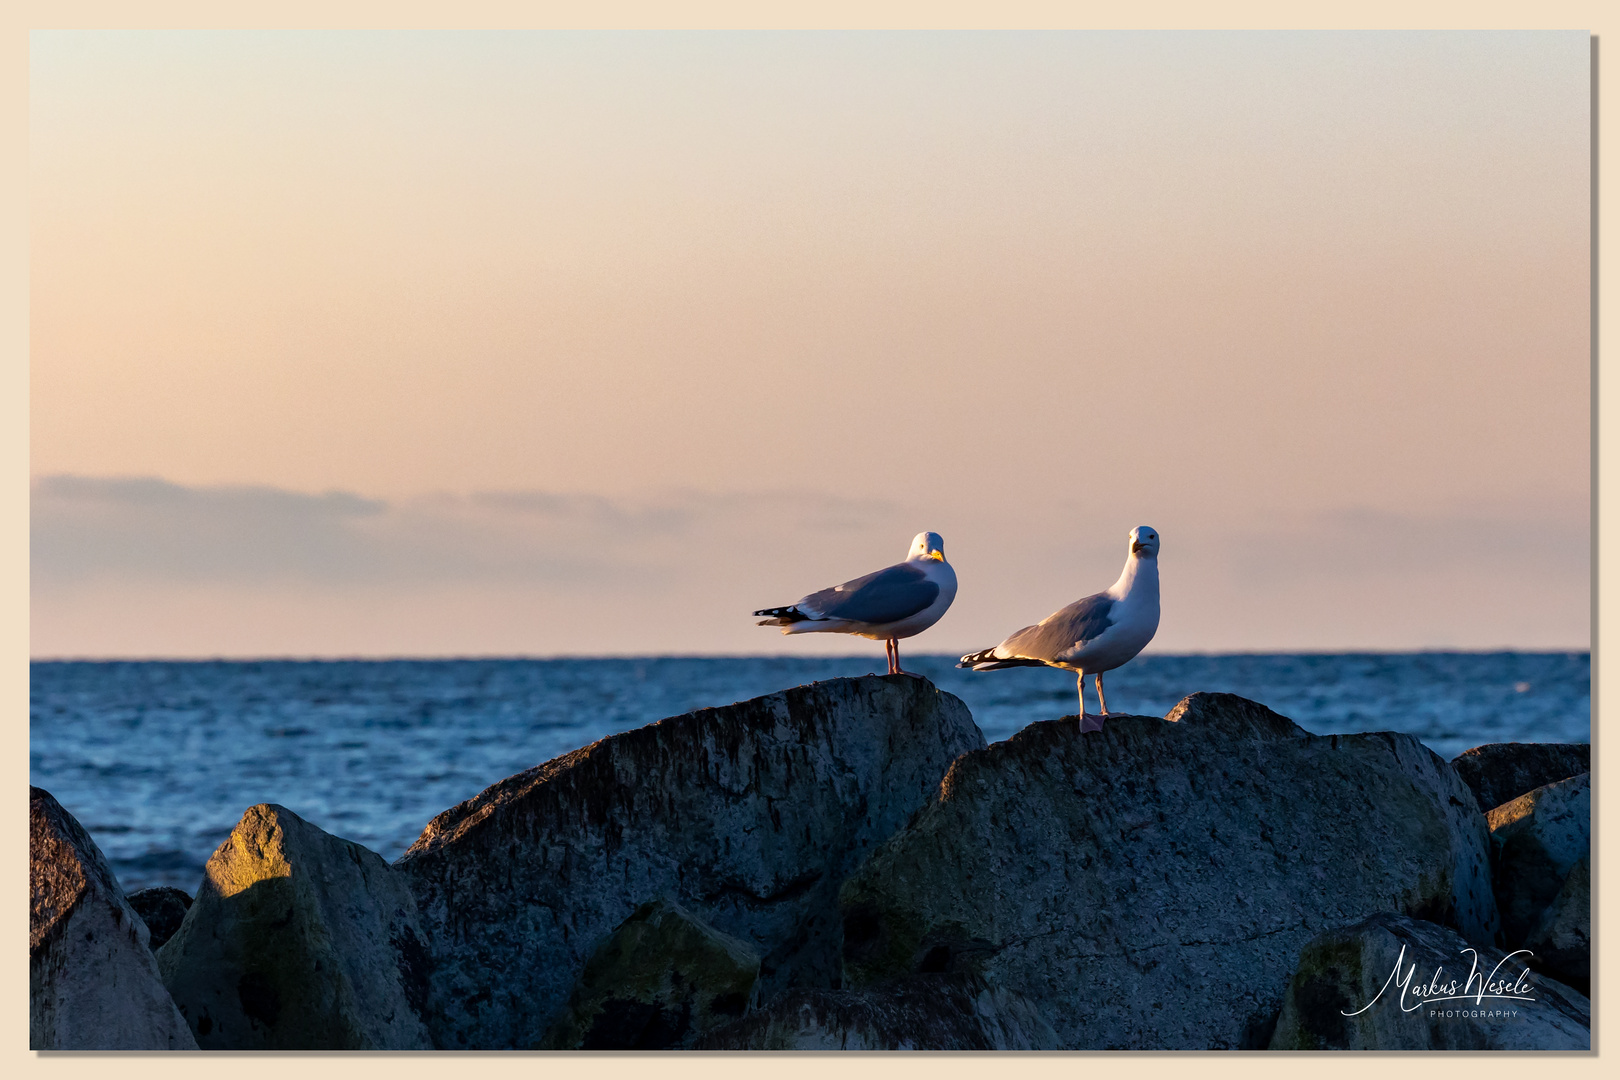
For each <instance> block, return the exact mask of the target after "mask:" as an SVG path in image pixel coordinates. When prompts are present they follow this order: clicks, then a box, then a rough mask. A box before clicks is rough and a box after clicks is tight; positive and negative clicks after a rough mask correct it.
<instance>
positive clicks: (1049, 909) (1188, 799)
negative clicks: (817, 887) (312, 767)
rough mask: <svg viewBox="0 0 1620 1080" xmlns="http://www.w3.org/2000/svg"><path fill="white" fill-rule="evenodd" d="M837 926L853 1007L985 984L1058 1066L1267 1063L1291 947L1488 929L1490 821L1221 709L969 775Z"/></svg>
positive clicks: (1114, 720) (1448, 794) (1412, 774)
mask: <svg viewBox="0 0 1620 1080" xmlns="http://www.w3.org/2000/svg"><path fill="white" fill-rule="evenodd" d="M841 903H842V907H843V915H844V937H845V945H844V974H845V984H844V985H845V986H846V987H847V988H859V987H862V986H867V985H871V984H873V983H876V982H880V981H883V980H886V979H891V978H897V977H903V976H906V975H910V974H913V973H918V972H927V971H946V972H950V971H973V972H981V973H983V974H984V975H985V976H986V977H987V978H989V980H990V981H991V982H992V983H994V984H997V985H1001V986H1004V987H1006V988H1007V989H1008V990H1011V991H1014V992H1017V993H1020V994H1022V995H1024V996H1025V997H1027V998H1029V999H1030V1000H1031V1001H1032V1002H1033V1003H1034V1005H1035V1006H1036V1007H1037V1008H1039V1009H1040V1010H1041V1012H1042V1013H1043V1014H1044V1015H1045V1016H1046V1017H1047V1018H1048V1019H1049V1020H1050V1021H1051V1023H1052V1026H1053V1028H1054V1029H1055V1030H1056V1032H1057V1035H1058V1037H1059V1039H1060V1041H1061V1044H1062V1045H1063V1046H1064V1047H1065V1048H1072V1049H1102V1048H1144V1049H1179V1048H1187V1049H1212V1048H1241V1047H1249V1048H1259V1047H1263V1046H1264V1045H1265V1044H1266V1042H1267V1041H1269V1039H1270V1032H1271V1025H1272V1023H1273V1021H1274V1020H1275V1017H1276V1015H1277V1010H1278V1008H1279V1007H1280V1006H1281V1001H1282V993H1283V989H1284V987H1285V986H1286V985H1287V982H1288V978H1289V976H1290V974H1291V973H1292V972H1293V970H1294V960H1295V958H1296V957H1297V955H1298V952H1299V949H1300V947H1301V946H1303V945H1304V943H1305V942H1306V941H1308V940H1309V939H1310V938H1311V937H1312V936H1314V935H1315V934H1317V933H1319V932H1321V931H1322V930H1324V929H1326V928H1328V927H1332V926H1342V925H1344V924H1346V923H1349V922H1352V921H1354V920H1356V919H1359V918H1363V917H1365V916H1366V915H1368V914H1370V913H1372V912H1376V911H1379V910H1388V909H1396V910H1401V911H1405V912H1410V913H1414V914H1424V915H1428V916H1431V917H1433V918H1436V919H1450V920H1452V921H1454V922H1455V923H1457V924H1458V925H1459V926H1460V927H1461V928H1463V930H1464V931H1465V934H1466V936H1468V937H1470V938H1471V939H1474V940H1484V941H1489V940H1491V938H1492V936H1493V935H1494V933H1495V930H1496V921H1495V911H1494V906H1493V902H1492V899H1491V894H1490V888H1489V862H1488V856H1487V840H1486V834H1485V828H1484V819H1483V818H1482V817H1481V816H1480V815H1479V814H1478V812H1477V811H1476V810H1475V809H1474V804H1473V801H1472V795H1471V793H1470V792H1469V790H1468V789H1467V787H1466V786H1464V785H1463V783H1462V781H1461V780H1459V779H1458V778H1457V777H1456V774H1455V773H1453V772H1452V771H1451V769H1450V767H1449V766H1448V765H1447V764H1446V762H1445V761H1443V760H1441V759H1440V758H1439V757H1437V756H1435V755H1434V754H1433V753H1431V752H1430V751H1429V750H1427V749H1426V748H1425V747H1424V746H1423V745H1422V744H1421V743H1420V742H1418V741H1417V739H1415V738H1413V737H1411V736H1408V735H1397V734H1390V733H1381V734H1367V735H1338V736H1322V737H1318V736H1313V735H1310V734H1307V733H1306V732H1305V731H1303V730H1301V729H1300V728H1298V727H1297V726H1295V725H1294V724H1293V722H1292V721H1290V720H1288V719H1287V718H1285V717H1282V716H1279V715H1277V714H1276V713H1274V712H1272V711H1271V710H1269V709H1267V708H1265V707H1264V706H1262V705H1258V704H1255V703H1254V702H1251V701H1245V700H1244V699H1242V698H1239V697H1235V696H1233V695H1230V694H1194V695H1193V696H1191V697H1189V698H1187V699H1186V700H1184V701H1183V702H1181V704H1179V705H1177V706H1176V708H1175V709H1173V710H1172V711H1171V713H1170V714H1169V716H1168V717H1167V718H1166V719H1165V720H1160V719H1158V718H1156V717H1145V716H1113V717H1110V719H1109V721H1108V724H1107V727H1106V728H1105V729H1104V730H1103V731H1102V732H1099V733H1091V734H1083V733H1081V732H1080V730H1079V727H1078V721H1077V719H1076V718H1075V717H1066V718H1064V719H1062V720H1055V721H1047V722H1041V723H1036V724H1031V725H1030V726H1029V727H1027V728H1025V729H1024V730H1023V731H1021V732H1019V733H1018V734H1017V735H1014V736H1013V737H1012V738H1010V739H1008V740H1007V741H1006V742H1000V743H996V744H994V745H992V746H990V747H988V748H986V749H984V750H977V751H973V752H971V753H968V754H966V755H964V756H963V757H962V758H960V759H959V760H958V761H957V762H956V763H955V764H954V765H952V766H951V770H950V772H949V773H947V774H946V776H945V779H944V781H943V782H942V783H941V785H940V788H939V794H938V797H937V799H936V800H935V801H933V802H931V803H930V804H929V805H928V806H927V807H926V808H925V809H923V810H922V811H921V812H919V813H918V814H917V815H916V817H915V818H914V819H913V820H912V821H911V822H910V824H908V825H907V826H906V828H905V829H903V830H901V831H900V832H899V833H897V834H896V835H895V836H894V837H893V838H891V839H890V840H889V841H887V842H886V843H885V844H883V845H882V846H881V847H879V848H878V849H877V851H875V852H874V853H873V855H872V857H871V858H870V859H869V860H868V861H867V863H866V864H865V865H864V866H863V867H861V868H860V869H859V870H858V871H857V872H856V873H855V874H854V875H852V876H851V878H850V879H849V881H848V882H846V884H845V885H844V888H843V891H842V895H841Z"/></svg>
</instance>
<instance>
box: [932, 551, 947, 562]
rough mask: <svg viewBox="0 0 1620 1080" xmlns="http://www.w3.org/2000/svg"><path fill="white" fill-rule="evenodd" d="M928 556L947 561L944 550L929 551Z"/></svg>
mask: <svg viewBox="0 0 1620 1080" xmlns="http://www.w3.org/2000/svg"><path fill="white" fill-rule="evenodd" d="M928 557H929V558H930V559H938V560H939V561H940V562H944V561H945V553H944V552H943V551H930V552H929V553H928Z"/></svg>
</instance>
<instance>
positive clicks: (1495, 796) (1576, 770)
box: [1451, 742, 1592, 814]
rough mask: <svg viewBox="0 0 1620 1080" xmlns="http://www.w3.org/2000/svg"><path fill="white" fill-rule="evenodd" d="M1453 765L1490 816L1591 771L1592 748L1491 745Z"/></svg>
mask: <svg viewBox="0 0 1620 1080" xmlns="http://www.w3.org/2000/svg"><path fill="white" fill-rule="evenodd" d="M1451 765H1452V767H1453V768H1455V769H1456V770H1457V775H1458V776H1460V777H1462V779H1463V783H1465V784H1467V785H1468V786H1469V787H1470V788H1472V789H1473V791H1474V794H1475V795H1476V796H1477V797H1478V801H1479V812H1480V813H1482V814H1488V813H1490V812H1491V811H1492V810H1494V809H1496V808H1497V807H1498V806H1501V805H1502V804H1503V803H1505V802H1510V801H1512V800H1513V799H1517V798H1518V797H1519V796H1520V795H1523V794H1525V793H1526V792H1529V791H1534V790H1535V789H1536V788H1538V787H1545V786H1546V785H1548V784H1556V783H1557V782H1558V781H1560V780H1568V779H1569V778H1570V777H1572V776H1579V775H1580V774H1581V773H1583V772H1590V771H1591V770H1592V747H1591V745H1590V744H1588V743H1516V742H1511V743H1487V744H1486V745H1484V746H1476V747H1474V748H1473V749H1472V750H1464V751H1463V752H1462V753H1460V754H1458V755H1457V756H1456V757H1454V758H1452V759H1451Z"/></svg>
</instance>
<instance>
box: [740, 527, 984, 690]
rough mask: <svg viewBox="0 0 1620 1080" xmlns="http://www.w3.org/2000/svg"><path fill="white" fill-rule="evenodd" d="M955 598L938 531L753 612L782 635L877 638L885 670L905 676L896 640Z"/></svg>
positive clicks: (932, 619) (935, 618) (919, 628)
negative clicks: (889, 562)
mask: <svg viewBox="0 0 1620 1080" xmlns="http://www.w3.org/2000/svg"><path fill="white" fill-rule="evenodd" d="M955 599H956V571H955V570H952V569H951V564H950V563H948V562H946V561H945V541H944V540H943V539H941V538H940V535H939V533H932V532H920V533H918V534H917V536H916V539H914V540H912V541H911V550H910V551H909V552H908V553H907V554H906V560H905V562H899V563H895V564H894V565H893V566H889V567H885V568H884V569H882V570H878V571H876V572H874V573H871V574H867V575H866V576H865V577H858V578H856V579H855V580H854V581H846V582H844V583H843V584H842V585H837V586H834V587H833V588H831V589H822V590H821V591H820V592H813V593H811V594H810V595H809V596H806V597H805V598H804V599H803V600H800V601H799V602H798V603H796V604H789V605H788V606H787V607H774V608H766V609H764V610H763V611H756V612H754V614H755V615H764V616H766V617H765V618H764V619H761V620H760V622H759V625H760V626H780V627H781V628H782V633H784V634H821V633H828V634H855V635H856V636H858V637H863V638H871V639H873V640H874V641H877V640H881V641H883V643H884V646H883V647H884V651H885V653H886V654H887V655H888V658H889V674H890V675H904V674H906V673H905V672H903V671H901V670H900V639H901V638H904V637H911V636H912V635H913V634H920V633H922V632H923V631H924V630H926V629H928V628H929V627H930V626H933V625H934V624H935V623H937V622H939V619H940V616H941V615H944V614H945V609H946V608H948V607H950V606H951V601H952V600H955Z"/></svg>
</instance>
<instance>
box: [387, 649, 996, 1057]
mask: <svg viewBox="0 0 1620 1080" xmlns="http://www.w3.org/2000/svg"><path fill="white" fill-rule="evenodd" d="M983 745H984V738H983V736H982V735H980V733H979V729H978V728H977V727H976V726H975V725H974V723H973V718H972V716H971V715H970V714H969V713H968V710H967V707H966V706H965V705H963V704H962V703H961V702H960V701H959V700H957V699H956V698H954V697H952V696H951V695H949V694H944V693H941V692H940V691H939V690H937V689H935V688H934V686H933V685H932V684H931V683H929V682H928V681H927V680H925V679H919V678H916V677H913V676H908V675H893V676H882V677H879V676H871V677H866V678H858V679H833V680H829V681H826V682H820V683H812V684H810V685H807V686H800V687H796V688H794V689H791V690H786V691H783V692H781V693H777V694H771V695H768V696H766V697H761V698H755V699H753V700H751V701H744V702H738V703H737V704H734V705H728V706H725V707H723V708H718V709H703V710H699V711H698V712H695V713H689V714H687V715H684V716H677V717H672V718H670V719H668V720H662V721H659V722H658V723H656V724H652V725H649V726H647V727H644V728H640V729H637V730H634V731H627V732H624V733H622V734H619V735H614V736H611V737H610V738H607V739H603V740H601V741H599V742H596V743H593V744H592V745H590V746H587V747H584V748H583V749H580V750H576V751H574V752H573V753H571V754H567V755H565V756H563V757H560V758H557V759H556V760H554V761H550V762H547V763H545V764H543V765H539V766H536V767H535V768H533V769H530V770H528V771H526V772H523V773H519V774H518V775H516V776H513V777H510V778H508V779H506V780H503V781H502V782H500V783H499V784H496V785H494V786H493V787H491V788H489V789H488V790H486V791H484V792H483V793H481V794H480V795H478V796H476V797H475V798H473V799H471V800H469V801H467V802H465V803H462V804H461V805H460V806H457V807H455V808H453V809H451V810H448V811H446V812H445V813H443V814H440V815H439V816H438V817H437V818H435V819H434V820H433V821H432V822H430V823H429V825H428V827H427V829H426V830H425V831H424V832H423V833H422V835H421V837H420V838H419V839H418V840H417V841H416V843H415V844H413V845H412V846H411V848H410V850H409V851H407V852H406V853H405V854H404V855H403V856H401V857H400V859H399V861H398V862H397V863H396V864H395V865H396V866H397V867H398V868H399V869H400V870H401V871H403V872H404V873H405V874H406V875H407V877H408V878H409V880H410V882H411V888H412V891H413V892H414V893H415V895H416V898H417V903H418V905H419V907H420V909H421V912H422V919H423V926H424V927H425V928H426V929H427V931H428V937H429V940H430V941H431V942H432V948H433V950H434V957H433V961H434V965H433V976H432V979H433V981H432V991H431V995H430V1012H431V1013H432V1015H433V1016H434V1017H435V1019H434V1020H433V1025H434V1038H435V1041H436V1042H437V1043H438V1045H440V1046H443V1047H446V1048H456V1049H459V1048H506V1047H524V1046H531V1045H534V1044H536V1043H537V1042H538V1041H540V1040H541V1039H542V1038H543V1037H544V1035H545V1033H546V1031H547V1029H548V1027H549V1026H550V1024H551V1022H552V1021H553V1019H555V1018H556V1016H557V1014H558V1013H559V1012H560V1011H561V1010H562V1009H563V1008H564V1007H565V1005H566V1004H567V999H568V995H569V992H570V990H571V988H572V987H573V985H574V981H575V978H576V977H577V976H578V975H579V973H580V971H581V970H582V969H583V967H584V965H585V962H586V960H587V959H589V957H590V956H591V954H592V953H594V952H595V951H596V948H597V946H598V945H600V944H601V942H602V940H603V939H604V938H605V937H606V936H607V935H608V934H610V933H611V932H612V931H613V928H614V927H616V926H618V925H619V924H620V923H621V922H623V921H624V920H625V918H626V917H627V916H629V915H630V913H631V912H632V911H634V910H635V908H636V906H637V905H639V904H640V903H642V902H644V901H646V900H648V899H649V898H652V897H669V898H672V899H675V900H676V901H677V902H679V903H680V904H681V905H682V906H683V907H685V908H687V909H688V910H689V911H692V912H693V913H695V914H696V915H697V916H698V917H700V918H702V919H704V920H705V921H707V922H709V923H711V924H712V925H714V926H717V927H720V928H721V929H723V930H724V931H725V932H726V933H728V934H731V935H733V936H735V937H738V938H741V939H742V940H744V941H747V942H748V943H749V944H750V945H752V946H753V947H754V948H755V949H757V950H758V951H759V953H760V955H761V956H762V957H763V960H762V965H761V971H760V988H759V993H760V995H761V997H762V999H765V1000H768V999H769V998H770V997H773V996H774V995H775V994H776V993H777V992H779V991H780V990H781V989H783V988H786V987H788V986H793V985H809V986H814V985H821V986H829V985H832V984H833V983H834V981H835V980H836V978H837V973H838V947H839V925H838V909H837V890H838V886H839V884H840V882H842V880H843V879H844V877H845V875H846V874H848V872H849V871H850V870H851V869H852V868H853V867H855V866H856V865H858V864H859V862H860V860H861V859H863V858H864V857H865V856H866V854H867V853H868V852H869V851H870V850H871V849H872V848H873V847H874V846H875V845H876V844H877V843H878V842H880V841H882V840H883V839H884V838H886V837H887V836H889V835H890V834H891V833H893V832H894V831H895V830H896V829H897V828H899V827H900V826H901V825H903V824H904V823H905V821H906V820H907V818H908V817H909V816H910V815H911V813H912V812H913V811H914V810H916V809H917V807H918V806H920V805H921V804H922V803H923V802H924V801H926V800H927V798H928V795H929V793H930V792H931V791H932V790H933V789H934V788H935V787H936V786H937V785H938V783H939V778H940V777H941V776H942V775H944V773H945V770H946V769H947V768H948V767H949V766H950V763H951V762H952V761H953V760H954V759H955V758H956V757H957V756H958V755H960V754H961V753H963V752H964V751H966V750H971V749H974V748H976V747H981V746H983Z"/></svg>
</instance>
